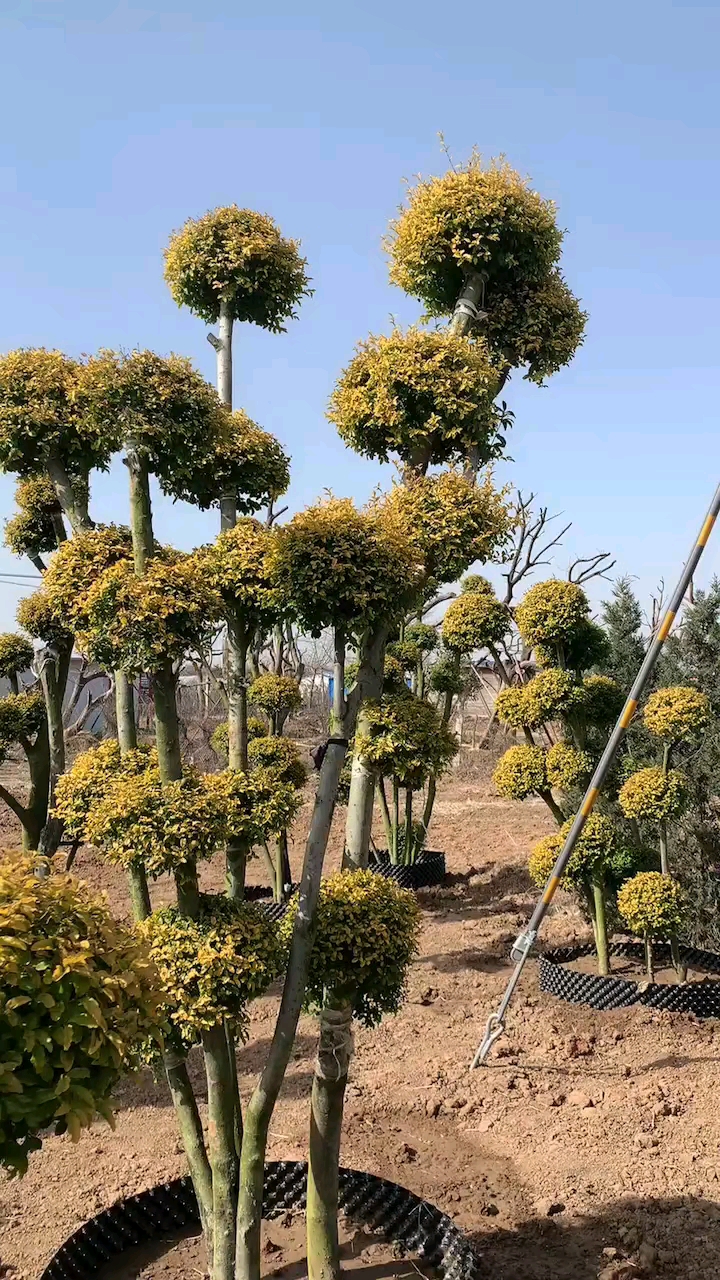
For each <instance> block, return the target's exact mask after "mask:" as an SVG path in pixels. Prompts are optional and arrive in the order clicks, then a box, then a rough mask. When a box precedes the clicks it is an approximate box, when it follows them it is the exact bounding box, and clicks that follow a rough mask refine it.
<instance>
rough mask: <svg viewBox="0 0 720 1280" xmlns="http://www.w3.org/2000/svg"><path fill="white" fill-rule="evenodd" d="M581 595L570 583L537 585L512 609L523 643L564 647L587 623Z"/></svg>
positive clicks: (551, 581)
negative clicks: (575, 632) (562, 645)
mask: <svg viewBox="0 0 720 1280" xmlns="http://www.w3.org/2000/svg"><path fill="white" fill-rule="evenodd" d="M588 612H589V606H588V602H587V597H586V595H585V592H584V591H583V590H582V588H581V587H578V586H577V584H576V583H574V582H560V581H559V580H558V579H554V578H553V579H550V581H549V582H537V583H536V584H535V586H534V587H531V588H530V590H529V591H528V592H527V594H526V595H525V597H524V598H523V600H522V601H521V603H520V604H519V605H518V607H517V609H516V610H515V620H516V622H517V625H518V630H519V632H520V634H521V636H522V638H523V640H524V641H525V643H526V644H528V645H530V646H532V647H534V646H535V645H536V644H539V645H556V644H564V643H566V642H567V640H568V639H569V638H570V637H571V636H572V633H573V632H574V631H575V630H576V629H577V628H578V627H580V626H582V625H583V623H585V622H587V616H588Z"/></svg>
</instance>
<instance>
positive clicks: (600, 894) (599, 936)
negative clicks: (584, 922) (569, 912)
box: [593, 880, 610, 977]
mask: <svg viewBox="0 0 720 1280" xmlns="http://www.w3.org/2000/svg"><path fill="white" fill-rule="evenodd" d="M593 903H594V906H595V944H596V946H597V957H598V973H600V974H602V976H603V977H607V975H608V974H609V972H610V955H609V951H608V938H607V919H606V911H605V886H604V884H603V883H602V881H600V880H593Z"/></svg>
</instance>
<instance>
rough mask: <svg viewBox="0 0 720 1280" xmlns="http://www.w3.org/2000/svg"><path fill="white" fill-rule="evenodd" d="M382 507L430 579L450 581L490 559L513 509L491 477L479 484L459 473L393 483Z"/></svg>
mask: <svg viewBox="0 0 720 1280" xmlns="http://www.w3.org/2000/svg"><path fill="white" fill-rule="evenodd" d="M384 506H385V508H386V509H387V511H388V512H389V513H390V514H391V516H393V517H394V518H395V519H396V520H397V521H398V522H399V523H400V526H401V527H402V529H403V530H404V532H405V534H406V536H407V538H408V540H409V542H410V544H411V546H412V547H413V548H414V549H415V553H416V555H417V556H418V558H419V560H420V562H421V563H422V565H423V568H424V570H425V574H426V577H427V578H429V579H430V580H431V581H432V582H454V581H456V579H457V578H458V577H459V576H460V574H461V573H463V572H464V570H465V569H466V568H467V566H468V565H469V564H472V563H473V562H474V561H475V560H481V561H488V560H494V559H495V558H496V557H498V556H499V555H501V554H502V552H503V551H504V549H505V548H506V546H507V545H508V541H509V538H510V534H511V531H512V529H513V524H514V519H515V517H514V513H513V511H512V509H511V507H510V505H509V503H508V499H507V493H506V491H505V490H497V489H495V488H494V487H493V483H492V476H491V475H486V476H485V477H484V479H483V480H482V482H481V483H480V484H476V483H475V482H474V481H471V480H469V479H467V478H466V477H465V476H463V475H462V474H461V473H460V472H458V471H442V472H440V473H439V474H438V475H431V476H422V477H419V478H417V479H415V480H414V481H413V483H412V485H409V486H406V485H393V488H392V489H391V491H390V493H389V494H388V495H387V498H386V499H385V500H384Z"/></svg>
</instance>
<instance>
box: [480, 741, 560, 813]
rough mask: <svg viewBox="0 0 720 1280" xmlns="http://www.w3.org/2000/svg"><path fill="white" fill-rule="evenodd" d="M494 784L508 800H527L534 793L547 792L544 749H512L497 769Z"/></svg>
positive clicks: (506, 753) (521, 747) (519, 747)
mask: <svg viewBox="0 0 720 1280" xmlns="http://www.w3.org/2000/svg"><path fill="white" fill-rule="evenodd" d="M493 782H494V783H495V789H496V790H497V792H498V794H499V795H501V796H505V797H506V798H507V799H508V800H525V799H526V798H527V796H529V795H532V794H533V793H535V794H538V793H540V792H542V791H547V790H548V778H547V771H546V764H545V752H544V751H543V749H542V747H530V746H518V747H510V749H509V750H508V751H506V752H505V755H504V756H502V758H501V759H500V760H499V761H498V763H497V765H496V767H495V772H494V773H493Z"/></svg>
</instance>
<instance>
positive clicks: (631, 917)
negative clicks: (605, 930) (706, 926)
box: [617, 871, 687, 938]
mask: <svg viewBox="0 0 720 1280" xmlns="http://www.w3.org/2000/svg"><path fill="white" fill-rule="evenodd" d="M617 904H618V911H619V912H620V915H621V916H622V918H623V920H624V921H625V923H626V925H627V926H628V928H629V929H630V931H631V932H632V933H637V934H640V935H645V936H648V937H651V938H667V937H670V936H671V935H672V934H675V933H677V931H678V929H681V928H682V926H683V924H684V921H685V917H686V914H687V907H686V902H685V897H684V894H683V891H682V889H681V888H680V885H679V884H678V882H677V880H673V878H672V876H669V875H663V873H662V872H661V871H641V872H640V873H639V874H638V875H636V876H633V877H632V879H631V880H626V881H625V883H624V884H623V885H622V886H621V887H620V889H619V890H618V896H617Z"/></svg>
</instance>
